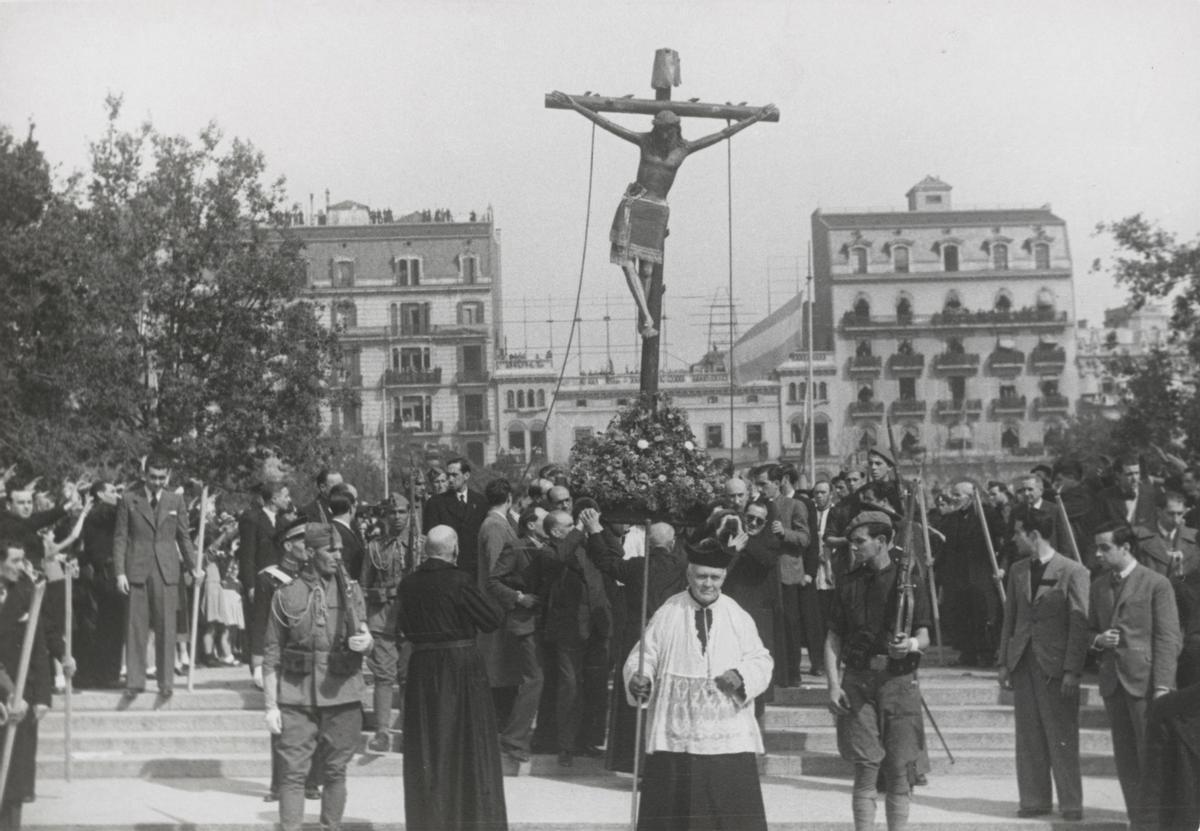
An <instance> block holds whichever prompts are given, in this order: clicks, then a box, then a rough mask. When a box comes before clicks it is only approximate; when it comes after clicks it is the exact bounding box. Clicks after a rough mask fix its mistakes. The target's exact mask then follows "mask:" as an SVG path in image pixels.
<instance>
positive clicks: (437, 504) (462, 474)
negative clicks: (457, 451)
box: [422, 458, 488, 576]
mask: <svg viewBox="0 0 1200 831" xmlns="http://www.w3.org/2000/svg"><path fill="white" fill-rule="evenodd" d="M446 478H447V479H448V480H449V482H450V488H449V490H447V491H446V492H445V493H440V494H437V495H436V496H431V497H430V498H429V501H428V502H427V503H426V504H425V513H424V517H423V519H422V525H423V530H424V532H425V533H426V534H428V533H429V529H430V528H433V527H435V526H438V525H448V526H450V527H451V528H453V529H454V531H455V532H456V533H457V534H458V548H459V552H458V567H459V568H461V569H462V570H463V571H466V572H467V573H468V574H470V575H472V576H475V575H476V574H478V572H477V571H476V569H477V568H478V563H479V528H480V526H481V525H483V518H484V517H485V516H487V511H488V508H487V503H486V502H485V501H484V498H483V497H482V496H480V495H479V494H478V493H477V492H476V491H473V490H471V489H470V488H468V487H467V485H468V483H469V482H470V481H471V463H470V462H468V461H467V460H466V459H461V458H460V459H451V460H450V461H449V462H447V463H446Z"/></svg>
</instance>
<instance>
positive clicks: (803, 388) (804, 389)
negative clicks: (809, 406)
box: [796, 381, 808, 401]
mask: <svg viewBox="0 0 1200 831" xmlns="http://www.w3.org/2000/svg"><path fill="white" fill-rule="evenodd" d="M796 392H797V393H798V394H797V396H796V400H797V401H803V400H804V399H806V398H808V383H807V382H805V381H801V382H800V383H799V384H797V385H796Z"/></svg>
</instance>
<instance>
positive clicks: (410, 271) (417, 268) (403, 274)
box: [392, 257, 421, 286]
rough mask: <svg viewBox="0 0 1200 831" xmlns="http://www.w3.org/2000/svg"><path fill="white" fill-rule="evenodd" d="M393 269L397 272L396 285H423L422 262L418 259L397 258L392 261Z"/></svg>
mask: <svg viewBox="0 0 1200 831" xmlns="http://www.w3.org/2000/svg"><path fill="white" fill-rule="evenodd" d="M392 269H393V271H394V272H395V277H396V285H398V286H419V285H421V260H420V259H418V258H417V257H397V258H396V259H395V260H393V261H392Z"/></svg>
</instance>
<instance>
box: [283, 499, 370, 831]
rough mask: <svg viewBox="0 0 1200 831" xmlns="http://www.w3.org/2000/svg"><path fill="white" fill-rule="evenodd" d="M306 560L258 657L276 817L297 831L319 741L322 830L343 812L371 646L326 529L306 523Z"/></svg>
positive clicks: (356, 593) (353, 589) (335, 540)
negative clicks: (274, 743) (275, 747)
mask: <svg viewBox="0 0 1200 831" xmlns="http://www.w3.org/2000/svg"><path fill="white" fill-rule="evenodd" d="M304 546H305V549H306V556H307V560H306V562H305V567H304V568H303V569H302V570H301V572H300V574H299V576H298V577H297V579H295V580H293V581H292V582H290V583H288V584H287V585H286V586H283V587H282V588H280V589H279V590H278V591H277V592H276V593H275V597H274V599H273V600H272V602H271V619H270V621H269V623H268V626H267V642H266V650H265V652H264V656H263V682H264V690H263V691H264V693H265V695H266V707H267V713H266V722H267V729H269V730H270V731H271V732H272V733H274V734H276V735H278V736H279V755H280V757H281V758H282V760H283V767H284V774H283V784H282V787H281V788H280V793H279V820H280V825H281V826H282V828H283V831H300V827H301V825H302V823H303V820H304V780H305V777H306V776H307V774H308V770H309V765H310V763H311V762H312V758H313V752H314V751H315V750H316V748H317V745H318V743H320V744H321V745H322V747H323V748H324V749H325V751H326V753H325V755H324V758H323V760H322V761H323V771H322V780H323V784H324V786H325V787H324V791H323V792H322V794H321V827H322V828H325V829H330V830H331V831H337V829H339V828H340V827H341V823H342V814H343V812H344V810H345V807H346V766H347V765H348V764H349V762H350V758H351V757H352V756H353V755H354V749H355V747H356V745H357V744H358V735H359V733H360V732H361V731H362V695H363V692H364V686H363V679H362V656H363V654H364V653H366V652H368V651H369V650H370V648H371V633H370V631H369V630H368V627H367V622H366V607H365V605H364V604H363V599H362V592H361V590H360V589H359V587H358V584H357V583H355V582H353V581H351V580H350V579H349V578H348V577H346V573H345V567H344V566H343V565H342V563H341V559H340V556H339V552H340V539H339V537H338V534H337V532H336V531H334V530H333V529H332V528H331V527H330V526H328V525H323V524H316V523H309V524H308V525H306V526H305V532H304Z"/></svg>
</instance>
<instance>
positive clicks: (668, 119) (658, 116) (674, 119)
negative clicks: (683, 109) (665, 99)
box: [654, 110, 679, 127]
mask: <svg viewBox="0 0 1200 831" xmlns="http://www.w3.org/2000/svg"><path fill="white" fill-rule="evenodd" d="M678 123H679V116H677V115H675V113H673V112H671V111H670V110H659V111H658V112H656V113H655V114H654V126H655V127H658V126H661V125H666V124H678Z"/></svg>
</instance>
